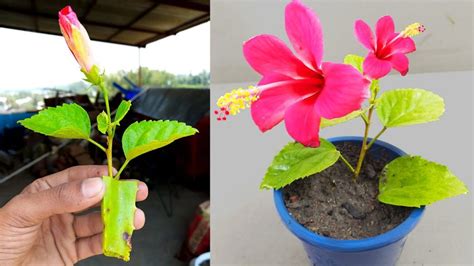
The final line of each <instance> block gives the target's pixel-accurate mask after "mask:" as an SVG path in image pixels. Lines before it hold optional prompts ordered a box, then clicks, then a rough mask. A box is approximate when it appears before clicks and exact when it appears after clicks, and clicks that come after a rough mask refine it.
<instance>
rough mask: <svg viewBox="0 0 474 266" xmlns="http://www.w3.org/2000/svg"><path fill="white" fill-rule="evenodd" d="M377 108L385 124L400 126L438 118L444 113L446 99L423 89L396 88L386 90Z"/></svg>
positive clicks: (377, 103)
mask: <svg viewBox="0 0 474 266" xmlns="http://www.w3.org/2000/svg"><path fill="white" fill-rule="evenodd" d="M376 108H377V115H378V117H379V119H380V121H381V122H382V124H383V125H384V126H386V127H399V126H408V125H415V124H420V123H427V122H431V121H436V120H438V119H439V117H440V116H441V115H442V114H443V113H444V101H443V98H441V97H440V96H438V95H436V94H434V93H432V92H430V91H427V90H423V89H395V90H390V91H387V92H384V93H383V94H382V96H380V99H378V100H377V102H376Z"/></svg>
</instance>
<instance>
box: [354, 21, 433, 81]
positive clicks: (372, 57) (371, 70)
mask: <svg viewBox="0 0 474 266" xmlns="http://www.w3.org/2000/svg"><path fill="white" fill-rule="evenodd" d="M424 30H425V28H424V27H423V25H421V24H419V23H414V24H411V25H410V26H408V27H407V28H406V29H405V30H404V31H402V32H400V33H396V32H395V26H394V24H393V19H392V17H390V16H384V17H381V18H380V19H379V20H378V21H377V25H376V26H375V35H376V38H374V35H373V33H372V30H371V29H370V27H369V26H368V25H367V23H365V22H364V21H362V20H360V19H359V20H357V21H356V22H355V26H354V31H355V35H356V37H357V39H358V40H359V42H360V43H361V44H362V45H363V46H365V48H367V49H368V50H369V54H368V55H367V57H366V58H365V60H364V64H363V69H364V74H365V75H367V76H368V77H370V78H372V79H379V78H382V77H384V76H385V75H387V74H388V73H389V72H390V70H392V68H394V69H395V70H397V71H398V72H400V74H401V75H402V76H405V75H406V74H407V72H408V65H409V62H408V57H407V56H406V55H405V54H407V53H411V52H413V51H415V50H416V46H415V42H414V41H413V40H412V39H411V38H410V36H415V35H417V34H419V33H421V32H423V31H424Z"/></svg>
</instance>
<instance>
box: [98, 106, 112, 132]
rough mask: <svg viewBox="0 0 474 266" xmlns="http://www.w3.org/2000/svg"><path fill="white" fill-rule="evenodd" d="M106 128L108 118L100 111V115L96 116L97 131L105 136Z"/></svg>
mask: <svg viewBox="0 0 474 266" xmlns="http://www.w3.org/2000/svg"><path fill="white" fill-rule="evenodd" d="M108 127H109V117H108V116H107V114H106V113H105V112H104V111H102V113H100V114H99V115H98V116H97V129H98V130H99V131H100V133H102V134H105V132H107V129H108Z"/></svg>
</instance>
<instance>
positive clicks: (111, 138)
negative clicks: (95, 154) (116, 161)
mask: <svg viewBox="0 0 474 266" xmlns="http://www.w3.org/2000/svg"><path fill="white" fill-rule="evenodd" d="M99 87H100V90H101V91H102V94H103V95H104V102H105V110H106V112H107V116H108V117H109V121H112V116H111V115H110V105H109V93H108V91H107V88H106V87H105V85H104V83H103V82H101V83H100V84H99ZM114 133H115V126H114V127H112V128H109V129H108V130H107V151H106V154H107V169H108V171H109V176H110V177H112V176H113V170H112V169H113V165H112V146H113V143H114Z"/></svg>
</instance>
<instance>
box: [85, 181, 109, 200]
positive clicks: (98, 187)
mask: <svg viewBox="0 0 474 266" xmlns="http://www.w3.org/2000/svg"><path fill="white" fill-rule="evenodd" d="M103 187H104V182H102V178H100V177H94V178H88V179H86V180H84V181H82V188H81V189H82V195H84V197H86V198H92V197H94V196H97V194H99V193H100V192H101V191H102V189H103Z"/></svg>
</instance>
